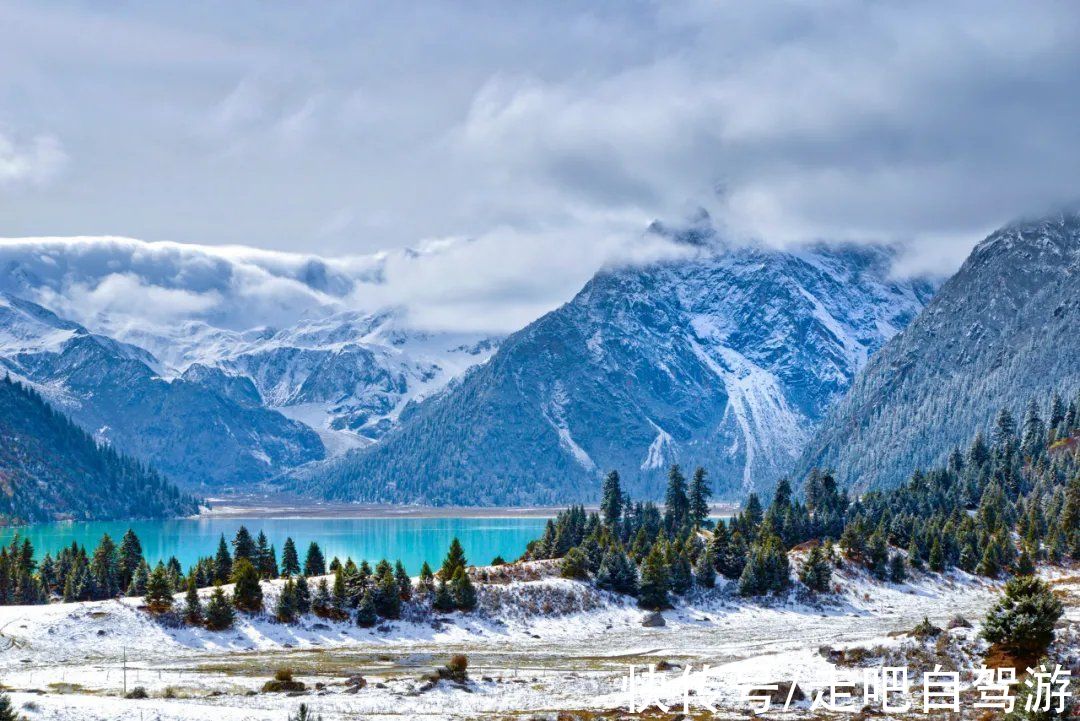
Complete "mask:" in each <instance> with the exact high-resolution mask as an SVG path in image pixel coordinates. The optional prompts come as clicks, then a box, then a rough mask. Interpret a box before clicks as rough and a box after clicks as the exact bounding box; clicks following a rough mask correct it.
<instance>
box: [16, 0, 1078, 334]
mask: <svg viewBox="0 0 1080 721" xmlns="http://www.w3.org/2000/svg"><path fill="white" fill-rule="evenodd" d="M0 25H3V26H4V27H6V28H13V29H14V30H15V31H14V32H11V33H8V34H7V35H6V37H5V42H4V43H2V44H0V108H3V111H2V112H0V123H2V124H3V127H5V128H14V129H18V131H19V135H18V137H20V138H26V137H29V138H31V140H30V141H29V145H28V144H27V141H23V142H22V143H18V144H16V145H14V146H13V147H14V151H10V152H8V153H7V155H5V153H4V151H3V146H2V144H0V177H2V174H3V172H4V171H3V170H2V168H3V167H5V166H4V160H3V158H5V157H11V158H15V159H16V161H17V162H16V163H15V165H13V166H12V167H20V168H22V167H25V162H26V161H25V159H27V158H29V159H33V158H35V157H36V155H35V151H34V143H35V142H36V141H34V140H33V138H34V137H36V135H37V134H39V133H42V132H44V130H46V129H47V131H48V133H50V134H51V135H50V136H49V137H54V138H59V139H60V140H61V141H62V142H63V149H64V152H65V153H66V154H67V155H68V156H70V158H71V159H70V161H69V162H68V163H67V167H66V172H64V173H63V174H60V175H55V174H54V177H52V178H51V182H49V183H38V184H36V185H35V184H33V183H30V184H26V183H23V184H20V186H19V192H18V193H17V194H14V193H12V192H6V193H5V192H2V191H0V214H2V216H3V218H4V221H5V227H4V228H3V229H2V230H0V232H2V233H3V235H8V236H15V235H33V236H40V235H85V234H95V235H109V234H123V235H129V236H134V237H140V238H148V239H158V238H171V239H176V240H182V241H187V242H198V243H204V244H208V245H223V244H233V245H249V246H260V247H264V248H274V249H278V250H284V251H293V252H300V253H317V254H321V255H325V256H335V257H362V256H366V255H370V254H373V253H375V252H376V251H378V250H380V249H384V248H390V249H395V248H404V247H415V246H417V245H418V244H419V243H420V242H421V239H424V238H443V237H455V238H469V239H472V241H471V242H470V243H467V244H458V245H457V246H455V248H454V249H453V250H452V251H448V252H447V253H443V254H442V255H441V257H442V261H441V262H443V263H447V264H451V263H453V262H457V260H458V259H460V263H461V266H460V267H459V268H458V271H459V273H460V272H467V273H469V274H474V276H473V277H472V279H471V280H469V281H465V280H463V279H455V282H456V283H458V284H459V286H462V287H464V286H468V284H469V283H472V284H473V287H472V288H471V290H470V291H469V293H468V295H469V296H470V297H472V298H481V297H491V298H494V299H502V298H507V297H509V296H510V295H512V294H515V293H516V294H517V296H516V297H517V300H516V301H515V302H513V303H510V306H512V307H518V306H520V307H527V306H529V305H530V304H531V303H533V299H534V298H543V299H544V300H541V301H536V307H547V306H549V305H550V304H551V299H552V298H557V297H565V295H566V294H567V293H568V292H569V290H570V289H572V288H573V287H574V286H576V284H578V282H579V281H580V280H581V279H583V278H585V277H588V275H589V274H590V273H591V272H592V271H593V270H595V268H596V266H597V264H598V263H602V262H604V261H605V260H607V259H609V258H611V257H614V256H618V257H623V256H625V255H627V254H631V255H632V254H633V253H634V252H636V251H635V250H634V248H635V246H636V245H637V244H639V243H640V242H641V236H640V229H641V228H643V227H644V226H645V225H646V224H647V223H648V222H649V221H650V220H652V219H654V218H665V219H672V218H678V217H681V216H683V215H685V214H686V213H688V212H690V211H692V210H693V209H695V208H698V207H705V208H707V209H708V210H709V211H710V213H711V214H712V216H713V217H714V218H716V219H717V220H718V222H719V223H720V224H722V225H723V227H724V228H725V229H726V231H727V232H728V233H729V234H731V235H734V236H738V237H747V238H758V239H761V240H763V241H765V242H771V243H791V242H801V241H806V240H815V239H823V238H824V239H838V240H839V239H844V240H854V241H864V242H900V243H905V244H906V245H907V247H908V249H909V250H908V252H907V254H906V255H905V256H904V259H903V264H902V267H903V268H904V269H907V270H911V271H921V270H931V271H935V272H947V271H948V270H949V269H952V268H954V267H955V266H956V264H957V263H958V262H959V260H960V259H961V258H962V257H963V256H964V255H965V253H966V252H967V250H968V249H969V248H970V247H971V245H972V244H973V243H975V242H976V241H977V240H978V239H979V238H980V237H981V236H982V235H983V234H985V232H987V231H988V230H990V229H991V228H993V227H994V226H996V225H998V224H1000V223H1002V222H1005V221H1007V220H1009V219H1010V218H1012V217H1013V216H1015V215H1018V214H1020V213H1024V212H1028V211H1038V210H1041V209H1042V208H1043V207H1045V206H1047V205H1051V204H1055V203H1058V202H1061V201H1064V200H1070V199H1072V198H1073V197H1075V196H1076V195H1077V190H1076V172H1075V169H1076V167H1078V165H1080V143H1078V142H1077V138H1076V130H1075V129H1076V128H1077V127H1080V96H1078V94H1077V92H1076V78H1077V77H1080V51H1078V48H1080V5H1077V4H1076V3H1074V2H1068V1H1066V0H1024V1H1023V2H1021V1H1019V0H1017V1H1013V2H1007V1H1005V0H959V1H958V2H951V3H940V2H933V1H931V0H916V1H915V2H909V3H902V4H897V3H881V2H874V1H872V0H825V1H824V2H817V3H791V2H780V1H779V0H776V1H770V0H763V1H762V2H755V3H745V2H732V1H720V0H664V1H663V2H660V1H656V2H650V1H647V0H642V1H629V2H627V1H622V0H620V1H619V2H610V3H607V2H599V3H587V4H578V3H562V2H549V1H547V0H537V1H535V2H532V1H529V0H525V1H523V2H519V3H514V4H513V7H512V8H510V7H508V6H507V5H506V4H504V3H495V2H491V3H488V2H479V3H464V4H463V3H456V2H449V1H446V2H441V1H439V0H429V1H428V2H422V3H419V4H416V3H392V4H381V5H371V4H355V3H327V4H324V5H321V6H320V7H319V8H318V9H313V8H311V7H310V6H306V5H297V4H288V3H270V4H268V3H259V2H255V1H254V0H252V1H250V2H245V1H244V0H241V1H240V2H237V3H225V4H222V3H210V2H195V3H183V4H164V3H157V4H155V3H140V4H135V5H132V4H122V5H85V4H82V5H79V4H76V5H62V6H54V5H41V4H40V3H30V2H18V1H17V2H14V3H8V4H5V5H4V6H3V7H0ZM12 137H15V136H12ZM43 137H44V136H43ZM30 165H31V166H35V167H36V166H37V165H42V164H41V163H30ZM44 165H48V163H45V164H44ZM18 172H20V173H22V174H23V175H24V176H25V177H27V178H32V177H34V176H33V175H32V174H29V175H27V172H28V171H25V170H21V171H18ZM616 247H617V248H618V249H617V250H616V249H615V248H616ZM390 257H391V258H396V257H397V256H394V255H393V254H391V256H390ZM395 262H396V261H394V260H390V261H387V264H386V266H387V269H386V272H388V273H389V274H390V276H391V277H392V276H393V274H394V272H395V271H393V267H394V263H395ZM403 267H408V268H409V273H412V274H414V275H415V276H416V278H418V279H422V280H424V282H425V283H431V281H430V280H428V279H426V277H425V276H424V273H425V272H427V271H425V270H424V268H425V267H426V266H425V261H422V260H421V261H416V262H414V263H408V264H405V266H403ZM444 267H451V266H450V265H446V266H444ZM512 269H523V270H521V271H520V272H519V271H517V270H514V271H513V272H511V270H512ZM495 270H500V271H502V270H505V271H506V272H495ZM402 273H404V271H402ZM429 275H430V276H441V275H443V272H442V271H441V270H432V271H430V273H429ZM252 277H255V276H252ZM274 277H275V278H277V276H274ZM279 280H280V279H279ZM275 282H278V281H275ZM482 282H487V283H489V284H490V288H491V290H490V291H487V290H482V289H480V288H479V284H481V283H482ZM417 285H418V287H417V288H416V290H415V294H416V296H417V302H418V303H420V301H421V298H420V296H424V295H425V294H429V295H430V294H431V293H433V292H434V290H433V289H439V290H440V292H446V293H449V294H453V293H455V292H459V293H465V290H462V289H461V288H459V289H458V290H455V287H454V286H452V285H451V286H446V285H440V284H430V285H422V284H420V283H418V284H417ZM407 286H408V284H407V283H402V286H401V287H402V288H403V289H404V290H403V291H402V293H401V294H398V293H396V292H395V293H388V295H402V294H404V295H405V296H409V293H407V292H405V291H407V290H408V288H407ZM388 287H394V283H393V282H390V283H388V284H385V285H384V286H382V288H383V289H385V288H388ZM409 297H411V296H409ZM496 305H497V307H495V308H494V309H491V308H489V309H488V312H490V313H491V314H492V315H491V317H494V315H495V314H499V313H502V310H501V308H502V306H501V305H499V304H496ZM432 312H433V313H435V314H438V313H439V312H441V311H440V309H439V308H438V307H434V308H432ZM515 312H516V311H515ZM485 322H488V321H485ZM492 322H493V321H492ZM506 323H509V321H506Z"/></svg>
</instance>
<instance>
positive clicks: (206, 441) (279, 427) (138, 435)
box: [0, 293, 325, 486]
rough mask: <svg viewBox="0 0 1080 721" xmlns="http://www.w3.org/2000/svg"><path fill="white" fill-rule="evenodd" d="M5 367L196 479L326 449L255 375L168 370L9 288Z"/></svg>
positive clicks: (1, 360) (206, 480) (254, 470)
mask: <svg viewBox="0 0 1080 721" xmlns="http://www.w3.org/2000/svg"><path fill="white" fill-rule="evenodd" d="M0 367H2V368H3V369H4V370H5V371H6V372H7V373H10V374H12V375H13V376H15V377H16V378H17V379H19V380H22V381H25V382H26V383H28V384H29V385H31V386H32V387H33V388H34V389H35V390H37V391H38V392H40V393H41V394H42V395H43V396H45V398H47V399H48V400H49V401H50V402H52V403H53V404H54V405H55V406H57V408H58V409H59V410H61V411H62V412H64V413H65V414H67V415H69V416H70V417H71V418H72V420H74V421H75V422H76V423H77V424H78V425H80V426H82V427H83V428H84V429H85V430H87V431H89V432H90V433H91V434H93V435H94V437H95V438H97V440H98V441H99V442H108V443H109V444H111V445H113V446H115V447H116V448H117V449H118V450H120V451H123V452H124V453H127V454H130V455H132V456H134V457H135V458H138V459H141V460H144V461H148V462H151V463H152V464H153V465H154V466H155V467H156V468H157V469H158V470H160V471H162V472H163V473H164V474H166V475H167V476H168V477H169V478H171V479H174V480H177V481H180V482H183V483H185V484H186V485H189V486H200V485H204V484H208V485H222V484H246V483H252V482H257V481H261V480H266V479H268V478H270V477H271V476H273V475H274V474H276V473H277V472H279V471H280V470H281V469H282V468H288V467H292V466H295V465H298V464H301V463H305V462H308V461H313V460H318V459H321V458H323V457H324V456H325V451H324V448H323V444H322V443H321V442H320V440H319V437H318V435H317V434H316V433H315V432H314V431H312V430H311V429H310V428H308V427H306V426H304V425H303V424H300V423H297V422H295V421H292V420H289V419H288V418H286V417H284V416H283V415H281V414H280V413H276V412H274V411H272V410H268V409H266V408H264V407H263V406H262V405H261V403H260V399H259V394H258V392H257V391H256V390H255V387H254V386H253V385H252V383H251V382H250V380H248V379H246V378H243V377H240V376H232V375H228V374H226V373H225V372H223V371H222V370H220V369H211V368H206V367H202V366H192V367H191V368H189V369H188V371H187V372H185V373H184V374H182V375H179V376H177V377H174V378H171V379H166V378H163V377H162V375H161V374H160V372H159V371H160V367H161V364H160V363H159V362H158V360H157V359H156V358H154V356H153V355H152V354H150V353H148V352H147V351H145V350H143V349H141V348H138V347H137V346H133V345H131V344H128V343H121V342H119V341H116V340H113V339H112V338H108V337H105V336H102V335H99V334H95V333H91V332H90V331H88V330H87V329H86V328H84V327H83V326H81V325H79V324H78V323H74V322H72V321H69V320H66V319H63V318H61V317H59V316H57V315H56V314H55V313H53V312H52V311H49V310H47V309H45V308H43V307H41V306H39V305H36V304H34V303H31V302H29V301H26V300H23V299H21V298H16V297H14V296H11V295H8V294H6V293H0Z"/></svg>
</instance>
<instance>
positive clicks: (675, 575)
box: [665, 542, 694, 596]
mask: <svg viewBox="0 0 1080 721" xmlns="http://www.w3.org/2000/svg"><path fill="white" fill-rule="evenodd" d="M665 560H666V562H667V567H668V582H669V584H670V588H671V592H672V593H674V594H675V595H676V596H682V595H683V594H685V593H687V592H688V591H689V590H690V589H691V588H692V587H693V585H694V575H693V571H692V569H691V564H690V556H689V554H688V553H687V551H686V547H685V546H684V545H683V544H682V543H679V542H675V543H669V544H668V545H667V551H666V554H665Z"/></svg>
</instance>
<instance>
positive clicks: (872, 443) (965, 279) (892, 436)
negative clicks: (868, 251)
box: [799, 211, 1080, 488]
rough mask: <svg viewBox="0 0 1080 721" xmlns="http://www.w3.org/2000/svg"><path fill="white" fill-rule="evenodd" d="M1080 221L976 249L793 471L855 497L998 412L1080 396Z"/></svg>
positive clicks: (867, 373)
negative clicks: (816, 473) (818, 473)
mask: <svg viewBox="0 0 1080 721" xmlns="http://www.w3.org/2000/svg"><path fill="white" fill-rule="evenodd" d="M1078 344H1080V214H1078V213H1077V212H1076V211H1071V212H1064V213H1058V214H1055V215H1052V216H1049V217H1045V218H1041V219H1038V220H1029V221H1023V222H1019V223H1015V224H1013V225H1009V226H1007V227H1005V228H1002V229H1001V230H998V231H997V232H995V233H993V234H992V235H990V236H989V237H988V238H986V239H985V240H984V241H982V242H981V243H980V244H979V245H978V246H977V247H976V248H975V249H974V250H973V251H972V253H971V255H970V256H969V257H968V259H967V260H966V261H965V262H964V264H963V266H962V267H961V268H960V271H959V272H958V273H957V274H956V275H955V276H953V278H951V279H950V280H949V281H948V282H947V283H945V284H944V285H943V286H942V287H941V290H940V291H939V292H938V293H937V295H936V296H935V297H934V299H933V300H932V301H931V302H930V303H929V305H927V307H926V309H925V310H924V311H923V312H922V313H921V314H920V315H919V317H918V318H916V319H915V321H914V322H912V323H911V324H910V325H909V326H908V327H907V329H905V330H904V331H903V332H902V333H900V334H899V335H898V336H896V337H895V338H893V339H892V341H890V342H889V343H888V344H887V345H886V346H885V347H884V348H883V349H882V350H881V351H880V352H879V353H878V354H877V355H876V356H875V357H874V358H873V359H871V361H870V363H869V364H868V365H867V366H866V368H865V369H864V370H863V371H862V373H861V374H860V375H859V377H858V378H857V379H856V380H855V383H854V384H853V385H852V388H851V390H850V392H849V393H848V394H847V396H846V397H845V398H844V399H843V401H842V402H840V403H839V404H838V405H837V406H836V407H835V408H834V409H833V410H832V412H830V413H829V415H828V417H827V419H826V420H825V421H824V423H823V424H822V426H821V428H820V429H819V431H818V433H817V434H816V436H815V438H814V440H813V441H812V442H811V443H810V444H809V445H808V446H807V449H806V452H805V453H804V455H803V458H802V460H801V462H800V464H799V467H800V469H801V470H802V471H804V472H805V471H807V470H809V469H810V468H811V467H813V466H819V467H828V468H833V469H835V471H836V472H837V473H838V476H839V479H840V480H841V481H843V482H845V483H847V484H850V485H854V486H856V487H858V488H866V487H887V486H892V485H895V484H897V483H899V482H901V481H903V480H905V479H906V477H908V476H909V475H910V474H911V472H912V470H913V469H915V468H920V467H921V468H928V467H931V466H932V465H934V464H936V463H939V462H941V461H942V460H943V459H944V457H945V456H946V454H948V453H949V451H950V450H951V449H952V448H954V447H966V445H967V444H968V443H969V442H970V440H971V437H972V435H973V434H974V433H975V431H976V430H978V429H980V428H982V429H987V428H988V426H987V424H988V422H990V421H992V419H993V418H994V417H995V415H996V413H997V411H998V409H1000V408H1001V407H1008V408H1009V409H1010V410H1011V411H1012V413H1013V415H1014V416H1015V417H1016V418H1017V419H1018V421H1019V420H1020V419H1022V417H1023V415H1022V414H1023V410H1024V406H1025V405H1026V404H1027V402H1028V400H1029V399H1030V398H1032V397H1033V396H1037V395H1038V396H1042V395H1045V394H1048V393H1049V392H1050V391H1053V390H1059V391H1061V392H1062V393H1063V395H1065V397H1066V398H1069V397H1071V396H1072V394H1073V393H1075V391H1076V389H1077V388H1078V387H1080V345H1078Z"/></svg>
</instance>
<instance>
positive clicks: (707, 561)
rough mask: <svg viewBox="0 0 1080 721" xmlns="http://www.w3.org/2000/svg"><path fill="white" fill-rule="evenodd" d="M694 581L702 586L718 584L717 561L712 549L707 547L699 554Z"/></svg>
mask: <svg viewBox="0 0 1080 721" xmlns="http://www.w3.org/2000/svg"><path fill="white" fill-rule="evenodd" d="M694 583H695V584H697V585H698V586H700V587H701V588H713V587H715V586H716V563H715V561H713V557H712V550H711V549H708V548H706V549H705V550H704V551H702V552H701V553H700V554H698V560H697V563H695V564H694Z"/></svg>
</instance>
